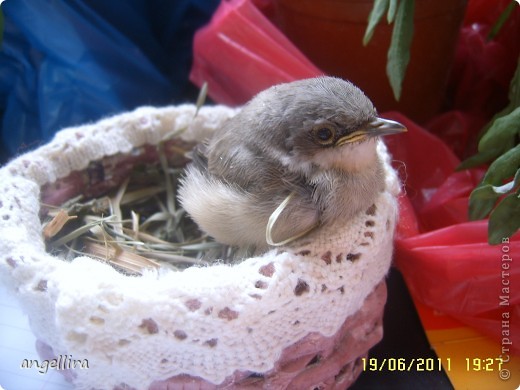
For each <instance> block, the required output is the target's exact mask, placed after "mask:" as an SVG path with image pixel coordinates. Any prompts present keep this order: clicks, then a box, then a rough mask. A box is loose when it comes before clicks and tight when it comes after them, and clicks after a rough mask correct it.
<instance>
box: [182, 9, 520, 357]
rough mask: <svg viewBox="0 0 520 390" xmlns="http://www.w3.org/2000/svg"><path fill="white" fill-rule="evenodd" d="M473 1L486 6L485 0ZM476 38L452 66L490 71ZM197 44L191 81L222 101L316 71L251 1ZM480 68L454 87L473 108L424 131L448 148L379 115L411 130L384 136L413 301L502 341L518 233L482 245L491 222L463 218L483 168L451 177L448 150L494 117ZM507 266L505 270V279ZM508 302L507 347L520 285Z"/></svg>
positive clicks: (221, 15) (221, 14) (470, 141)
mask: <svg viewBox="0 0 520 390" xmlns="http://www.w3.org/2000/svg"><path fill="white" fill-rule="evenodd" d="M473 2H474V3H475V4H477V5H479V6H481V7H482V6H483V3H482V1H479V0H473ZM263 3H265V4H267V1H266V0H263ZM470 3H471V2H470ZM488 3H489V2H488ZM477 14H478V13H477ZM480 34H481V33H480ZM480 36H481V35H480ZM475 41H477V43H478V45H481V44H483V43H482V41H481V40H480V38H479V39H475V38H474V37H473V38H471V36H470V37H469V38H468V39H462V40H461V42H462V43H461V45H463V46H461V47H460V48H459V56H458V61H459V68H458V69H459V70H460V69H462V70H464V71H465V70H466V69H469V70H471V69H473V70H475V69H477V70H479V71H481V70H482V69H490V68H493V69H495V68H496V66H497V64H496V63H495V62H493V59H492V57H493V56H492V54H493V53H497V52H503V48H502V49H500V48H497V47H494V48H491V49H489V48H488V49H487V50H488V51H486V55H485V56H482V58H479V55H476V56H475V55H469V54H468V53H469V52H470V51H471V50H472V47H475V43H474V42H475ZM468 42H473V43H471V44H470V43H468ZM484 43H485V42H484ZM464 45H466V46H464ZM471 45H473V46H471ZM478 45H477V47H480V48H481V49H482V50H484V49H486V48H485V47H484V46H478ZM194 48H195V53H194V58H195V61H194V66H193V69H192V74H191V79H192V80H193V81H194V82H195V83H196V84H198V85H199V86H200V85H202V83H203V82H204V81H207V82H208V84H209V91H210V96H211V97H212V98H213V99H214V100H215V101H217V102H219V103H225V104H229V105H237V104H242V103H244V102H246V101H247V100H249V99H250V98H251V97H252V96H253V95H255V94H256V93H258V92H259V91H261V90H262V89H265V88H267V87H269V86H271V85H273V84H277V83H280V82H287V81H292V80H296V79H301V78H306V77H314V76H317V75H319V74H321V72H320V71H319V70H318V69H317V68H316V67H315V66H314V65H312V64H311V63H310V62H309V61H308V60H307V59H306V58H305V57H304V56H303V55H302V54H301V53H300V52H299V51H298V50H297V49H296V48H294V46H293V45H292V44H291V43H290V42H289V41H288V40H287V39H286V38H285V37H284V36H283V34H282V33H281V32H280V31H279V30H277V28H276V27H275V26H274V25H272V24H271V23H270V22H269V20H268V19H267V18H266V17H265V16H264V15H263V14H262V13H261V12H260V11H259V10H258V9H256V7H255V6H254V4H253V3H252V2H251V1H248V0H231V1H223V2H222V3H221V6H220V8H219V10H218V11H217V13H216V14H215V16H214V18H213V19H212V21H211V23H210V25H208V26H207V27H205V28H204V29H202V30H201V31H200V32H199V33H198V34H197V36H196V38H195V46H194ZM345 49H346V48H345ZM482 50H480V53H482ZM461 61H462V62H461ZM475 61H483V62H480V63H474V62H475ZM486 61H487V62H486ZM479 71H472V72H471V74H470V75H469V76H467V77H466V78H464V76H463V73H464V72H462V73H461V72H459V80H457V82H458V84H457V85H458V89H457V88H455V89H453V90H454V91H455V92H454V96H457V99H458V100H460V101H461V102H464V98H468V97H471V96H473V98H472V99H470V100H469V101H468V102H464V104H466V103H468V104H470V105H472V106H471V107H469V108H468V107H466V106H464V107H462V108H464V109H467V110H465V111H461V110H458V111H451V112H449V113H445V114H443V115H441V116H439V117H438V118H434V120H432V122H431V123H430V125H429V126H430V127H431V128H432V129H433V130H435V133H436V134H438V135H439V136H442V137H443V139H444V140H445V141H446V143H445V142H443V141H442V140H441V139H439V138H438V137H436V136H435V135H433V134H432V133H431V132H428V131H426V130H425V129H424V128H421V127H420V126H418V125H416V124H415V123H414V122H412V121H411V120H409V119H408V118H406V117H404V116H403V115H401V114H399V113H395V112H391V113H384V114H382V116H384V117H387V118H390V119H394V120H397V121H400V122H401V123H403V124H404V125H406V126H407V127H408V133H406V134H401V135H396V136H392V137H388V138H386V143H387V145H388V147H389V150H390V152H391V154H392V156H393V165H394V167H395V168H396V169H397V171H398V172H399V175H400V177H401V179H402V181H403V182H404V183H405V186H404V191H403V194H402V195H401V196H400V198H399V204H400V206H401V207H400V218H399V224H398V226H397V231H396V238H395V248H396V252H395V254H396V256H395V263H396V265H397V266H398V267H399V269H400V270H401V272H402V273H403V276H404V278H405V280H406V283H407V285H408V287H409V289H410V291H411V293H412V294H413V296H414V298H416V299H417V300H419V301H421V302H423V303H425V304H426V305H428V306H430V307H432V308H434V309H436V310H438V311H441V312H444V313H446V314H449V315H451V316H453V317H454V318H456V319H458V320H460V321H462V322H464V323H466V324H468V325H469V326H472V327H475V328H476V329H479V330H481V331H482V332H484V333H486V334H488V335H490V336H492V337H494V338H495V339H500V338H501V330H502V328H501V326H502V315H501V310H502V309H503V307H502V306H500V302H501V298H500V297H501V296H502V297H505V295H504V293H503V291H502V290H501V288H503V287H504V283H510V286H519V285H520V267H518V266H515V265H514V263H512V262H511V264H509V263H507V261H506V262H504V261H503V258H502V256H503V255H504V254H505V253H506V252H505V251H506V250H507V251H508V252H507V253H510V254H511V257H513V254H514V256H516V257H517V258H518V257H519V255H520V235H518V234H517V235H516V236H515V237H513V238H512V239H511V240H510V242H509V243H507V244H504V245H502V246H490V245H488V243H487V221H477V222H468V221H467V208H468V197H469V194H470V193H471V190H472V189H473V188H474V187H475V185H476V184H477V183H478V181H479V180H480V178H481V177H482V174H483V170H471V171H464V172H455V168H456V167H457V166H458V164H459V162H460V160H459V158H458V157H457V156H456V155H455V153H454V150H455V151H457V153H458V155H459V156H462V155H466V154H467V153H468V152H469V151H470V150H471V148H472V146H474V144H475V134H476V132H477V131H478V129H480V128H481V126H482V125H483V123H485V121H487V120H489V116H490V115H491V114H492V113H490V112H487V111H486V113H485V115H482V114H480V113H478V110H479V109H480V108H482V105H486V104H488V103H489V102H486V100H489V99H495V98H496V95H497V88H495V86H496V85H497V84H498V85H499V87H500V88H502V84H503V82H502V81H501V79H500V77H499V78H498V79H497V78H495V79H493V80H492V81H491V82H488V81H487V80H482V79H480V80H479V79H478V77H479V74H480V73H479ZM456 73H457V72H455V74H456ZM496 80H500V82H498V81H496ZM472 82H473V83H475V82H481V83H480V84H479V83H477V84H478V85H477V84H473V86H477V87H478V88H477V90H478V91H480V90H482V91H484V92H485V93H484V94H483V95H481V96H480V97H478V96H474V95H476V94H475V93H473V92H471V91H470V90H469V89H468V88H470V86H471V83H472ZM500 88H499V89H498V90H500ZM486 91H487V92H486ZM457 94H458V95H457ZM482 96H484V97H485V99H483V100H482V99H481V97H482ZM461 105H462V103H461ZM506 248H507V249H506ZM504 264H507V265H510V268H508V269H507V272H508V274H507V281H506V282H504V280H506V279H504V277H503V273H502V271H503V268H502V267H506V265H504ZM504 299H505V298H504ZM507 299H508V303H509V305H510V306H509V307H510V308H511V311H510V315H511V319H510V323H511V324H514V325H512V326H514V327H516V328H517V329H516V330H514V331H513V330H511V335H512V336H511V338H512V339H514V346H513V348H518V347H519V346H520V329H518V327H519V326H518V324H519V323H520V289H519V288H517V287H514V289H513V287H511V290H510V294H509V295H508V298H507Z"/></svg>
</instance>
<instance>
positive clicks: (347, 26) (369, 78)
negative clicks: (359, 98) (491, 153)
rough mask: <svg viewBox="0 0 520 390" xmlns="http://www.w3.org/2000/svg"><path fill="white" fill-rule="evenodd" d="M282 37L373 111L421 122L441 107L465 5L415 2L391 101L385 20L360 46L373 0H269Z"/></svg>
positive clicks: (450, 0) (451, 0) (449, 0)
mask: <svg viewBox="0 0 520 390" xmlns="http://www.w3.org/2000/svg"><path fill="white" fill-rule="evenodd" d="M274 2H275V19H276V20H277V23H278V24H279V26H280V28H281V29H282V30H283V31H284V32H285V34H286V35H287V37H288V38H289V39H291V40H292V41H293V42H294V43H295V44H296V46H298V47H299V48H300V49H301V50H302V51H303V53H304V54H306V55H307V56H308V57H309V59H310V60H311V61H313V62H314V63H315V64H316V65H317V66H318V67H320V68H321V69H322V70H323V71H324V72H326V73H329V74H332V75H337V76H340V77H342V78H345V79H349V80H351V81H352V82H354V83H355V84H357V85H358V86H359V87H360V88H361V89H362V90H363V91H365V93H366V94H367V95H368V96H369V97H370V99H372V101H373V102H374V104H375V105H376V107H377V108H378V110H379V111H388V110H399V111H401V112H403V113H404V114H406V115H407V116H409V117H410V118H412V119H414V120H416V121H418V122H424V121H425V120H427V119H429V118H431V117H432V116H433V115H434V114H435V113H436V112H437V111H438V110H439V108H440V107H441V105H442V103H443V98H444V93H445V89H446V84H447V79H448V75H449V71H450V66H451V63H452V59H453V56H454V51H455V45H456V42H457V37H458V33H459V29H460V25H461V23H462V20H463V17H464V11H465V8H466V2H467V0H416V2H415V14H414V16H415V19H414V35H413V41H412V48H411V54H410V55H411V58H410V63H409V66H408V70H407V73H406V76H405V79H404V83H403V91H402V96H401V100H400V102H396V100H395V99H394V96H393V94H392V90H391V88H390V83H389V81H388V78H387V76H386V61H387V51H388V47H389V44H390V38H391V35H392V28H393V25H388V24H387V23H386V15H385V16H384V19H383V20H382V21H381V23H380V24H379V25H378V26H377V28H376V30H375V33H374V35H373V37H372V40H371V41H370V43H369V44H368V45H367V46H366V47H364V46H363V44H362V39H363V35H364V33H365V29H366V26H367V20H368V15H369V13H370V11H371V9H372V6H373V3H374V2H373V0H322V1H319V2H318V1H313V0H274Z"/></svg>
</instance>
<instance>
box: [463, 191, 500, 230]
mask: <svg viewBox="0 0 520 390" xmlns="http://www.w3.org/2000/svg"><path fill="white" fill-rule="evenodd" d="M499 197H500V195H499V194H497V193H496V192H495V191H493V186H492V185H491V184H486V185H483V186H480V187H477V188H475V189H474V190H473V191H472V192H471V195H470V197H469V209H468V214H469V219H470V220H472V221H476V220H479V219H483V218H486V216H487V215H488V214H489V213H490V212H491V210H493V207H494V206H495V203H496V201H497V199H498V198H499Z"/></svg>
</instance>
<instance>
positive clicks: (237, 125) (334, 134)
mask: <svg viewBox="0 0 520 390" xmlns="http://www.w3.org/2000/svg"><path fill="white" fill-rule="evenodd" d="M403 131H406V128H405V127H404V126H403V125H401V124H400V123H397V122H394V121H390V120H386V119H382V118H379V117H378V116H377V112H376V109H375V108H374V106H373V104H372V102H371V101H370V100H369V99H368V98H367V97H366V96H365V95H364V93H363V92H362V91H361V90H360V89H359V88H357V87H356V86H354V85H353V84H352V83H350V82H348V81H345V80H342V79H339V78H334V77H318V78H312V79H306V80H300V81H295V82H291V83H286V84H280V85H276V86H273V87H271V88H268V89H266V90H265V91H263V92H260V93H259V94H258V95H256V96H255V97H254V98H253V99H252V100H251V101H249V102H248V103H247V104H246V105H245V106H244V107H243V108H242V109H241V111H240V112H239V113H238V114H237V115H236V116H234V117H233V118H231V119H229V120H228V121H227V122H226V123H225V124H224V125H223V126H222V127H220V128H219V129H217V130H216V131H215V133H214V134H213V136H212V137H211V138H210V139H209V140H208V141H207V142H206V143H204V144H201V145H199V146H198V147H196V148H195V149H194V152H193V162H192V163H190V164H189V165H188V166H187V168H186V172H185V176H184V177H183V178H182V179H181V186H180V188H179V199H180V202H181V204H182V206H183V207H184V209H185V210H186V211H187V212H188V213H189V214H190V216H191V217H192V218H193V220H194V221H195V222H196V223H197V224H198V225H199V227H200V228H201V229H202V230H204V231H205V232H206V233H208V234H209V235H210V236H212V237H214V238H215V239H216V240H217V241H220V242H222V243H225V244H229V245H233V246H239V247H251V246H255V247H256V248H257V250H265V249H267V248H268V247H269V245H280V244H285V243H288V242H290V241H291V240H293V239H296V238H299V237H301V236H303V235H305V234H306V233H308V232H310V231H311V230H313V229H314V228H316V227H319V226H320V225H322V224H327V223H329V222H330V221H332V220H335V219H336V218H343V219H345V220H348V219H350V218H352V217H353V216H355V215H356V214H357V213H359V212H364V211H365V210H367V209H368V208H369V207H370V206H371V205H372V204H373V203H374V200H375V198H376V196H377V195H378V193H379V192H380V191H382V190H383V189H384V185H385V176H384V171H383V165H382V162H381V161H380V159H379V158H378V155H377V153H376V143H377V139H378V137H379V136H382V135H387V134H395V133H400V132H403Z"/></svg>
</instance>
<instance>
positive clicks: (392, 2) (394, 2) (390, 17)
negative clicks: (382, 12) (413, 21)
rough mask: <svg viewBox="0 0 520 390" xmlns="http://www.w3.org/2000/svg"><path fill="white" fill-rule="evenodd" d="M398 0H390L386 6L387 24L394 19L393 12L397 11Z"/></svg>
mask: <svg viewBox="0 0 520 390" xmlns="http://www.w3.org/2000/svg"><path fill="white" fill-rule="evenodd" d="M398 2H399V0H390V6H389V7H388V13H387V14H386V20H387V22H388V24H390V23H392V22H393V21H394V19H395V13H396V11H397V3H398Z"/></svg>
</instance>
